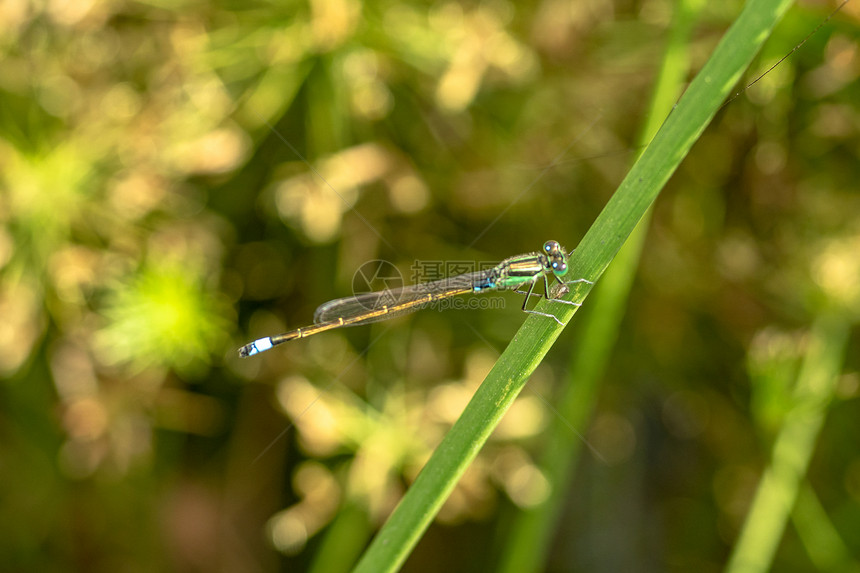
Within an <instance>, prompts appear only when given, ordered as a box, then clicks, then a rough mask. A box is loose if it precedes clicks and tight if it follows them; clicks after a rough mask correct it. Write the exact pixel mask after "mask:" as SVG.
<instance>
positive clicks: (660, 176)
mask: <svg viewBox="0 0 860 573" xmlns="http://www.w3.org/2000/svg"><path fill="white" fill-rule="evenodd" d="M790 4H791V2H790V0H750V2H748V3H747V4H746V6H745V8H744V10H743V11H742V12H741V14H740V16H739V17H738V19H737V20H736V21H735V22H734V24H733V25H732V26H731V28H730V29H729V30H728V32H727V33H726V35H725V36H724V37H723V39H722V41H721V42H720V44H719V46H717V49H716V50H715V51H714V54H713V55H712V57H711V59H710V60H709V61H708V63H707V64H706V65H705V67H704V68H703V69H702V71H701V73H699V75H698V76H697V77H696V79H695V80H694V81H693V83H692V84H690V88H689V90H688V91H687V93H686V94H685V95H684V97H682V98H681V101H680V102H678V105H677V107H676V108H675V110H674V111H673V113H672V114H671V115H670V116H669V117H668V118H667V120H666V122H665V123H664V124H663V127H662V128H661V129H660V131H659V132H658V134H657V135H656V136H655V138H654V140H653V141H652V142H651V144H650V145H649V147H648V148H647V149H646V150H645V152H644V153H643V154H642V157H641V158H640V159H639V161H638V162H637V163H636V164H635V165H634V166H633V168H632V169H631V171H630V173H629V174H628V175H627V177H626V178H625V179H624V181H623V182H622V183H621V186H620V187H619V188H618V191H617V192H616V193H615V195H613V197H612V199H610V201H609V202H608V203H607V205H606V207H605V208H604V210H603V211H602V212H601V213H600V215H599V216H598V217H597V220H596V221H595V222H594V224H593V225H592V226H591V228H590V229H589V230H588V232H587V233H586V235H585V237H584V238H583V239H582V242H581V243H580V244H579V246H578V248H577V249H576V252H574V254H573V256H572V257H571V259H570V273H571V276H573V277H584V278H587V279H589V280H592V281H596V280H597V279H598V278H599V277H600V275H601V274H603V271H604V270H605V269H606V267H608V266H609V263H610V262H611V261H612V259H613V258H614V257H615V254H616V253H617V252H618V251H619V249H621V246H622V245H623V244H624V242H625V241H626V239H627V237H628V236H629V235H630V233H632V232H633V229H634V228H635V226H636V224H637V222H638V221H639V220H640V219H641V218H642V217H643V216H644V215H645V212H646V210H647V209H648V207H649V206H650V205H651V203H652V202H653V201H654V199H656V197H657V195H658V194H659V192H660V190H661V189H662V187H663V185H665V183H666V181H668V180H669V177H671V176H672V173H674V171H675V169H677V167H678V165H679V164H680V163H681V161H682V160H683V158H684V157H685V156H686V154H687V152H688V151H689V150H690V148H691V147H692V146H693V143H695V141H696V139H697V138H698V137H699V135H701V133H702V132H703V131H704V130H705V127H707V125H708V123H709V122H710V120H711V119H712V118H713V116H714V114H716V112H717V110H718V109H719V106H720V104H721V103H722V102H723V101H724V100H725V98H726V96H727V95H728V93H729V91H730V89H731V88H732V86H734V85H735V84H736V83H737V81H738V79H739V78H740V77H741V75H742V74H743V72H744V70H745V69H746V68H747V66H748V65H749V63H750V62H751V61H752V58H753V57H754V56H755V53H756V52H757V51H758V49H759V48H760V47H761V44H762V43H763V42H764V41H765V39H767V37H768V35H769V34H770V32H771V30H772V29H773V26H775V25H776V23H777V21H778V20H779V18H780V17H781V16H782V15H783V14H784V13H785V10H787V9H788V7H789V5H790ZM589 290H590V288H588V287H585V286H583V285H579V288H575V289H573V291H572V293H571V295H569V297H570V298H571V300H579V301H581V300H583V299H584V298H585V296H586V295H587V294H588V291H589ZM550 305H552V306H550ZM560 307H564V308H560ZM538 309H539V310H541V311H542V312H550V311H553V312H555V314H556V315H557V316H558V317H559V318H560V319H561V320H563V321H564V322H565V323H566V322H567V321H569V320H570V318H571V317H572V316H573V313H574V309H573V308H568V305H560V304H557V303H556V304H553V303H552V302H549V301H543V302H541V303H540V304H539V305H538ZM561 329H562V327H561V326H559V325H557V324H556V323H555V322H554V321H551V320H547V319H546V318H543V317H538V316H530V317H529V318H528V319H527V320H526V321H525V323H524V324H523V326H522V328H520V330H519V331H518V332H517V334H516V335H515V336H514V339H513V340H512V341H511V343H510V345H508V347H507V349H506V350H505V351H504V353H503V354H502V356H501V357H500V358H499V360H498V361H497V362H496V364H495V366H494V367H493V369H492V370H491V371H490V373H489V374H488V375H487V378H486V379H485V380H484V383H483V384H482V385H481V387H480V388H479V389H478V391H477V392H475V395H474V397H473V398H472V400H471V402H469V404H468V405H467V406H466V409H465V410H464V411H463V414H462V415H461V416H460V418H459V419H458V420H457V422H456V423H455V424H454V426H453V427H452V428H451V430H450V431H449V432H448V434H447V435H446V436H445V438H444V439H443V440H442V442H441V443H440V444H439V447H438V448H437V449H436V451H435V452H434V453H433V455H432V456H431V458H430V460H428V462H427V465H426V466H425V467H424V469H423V471H422V472H421V474H419V476H418V478H417V479H416V480H415V483H414V484H412V487H410V489H409V491H407V493H406V495H405V496H404V497H403V499H402V500H401V501H400V504H399V505H398V506H397V507H396V508H395V509H394V512H393V513H392V514H391V516H390V517H389V518H388V521H387V522H386V523H385V524H384V525H383V527H382V529H381V530H380V531H379V533H378V534H377V536H376V538H375V539H374V540H373V542H372V543H371V545H370V547H369V548H368V550H367V552H366V553H365V554H364V556H363V557H362V559H361V560H360V561H359V563H358V565H357V567H356V571H358V572H374V573H376V572H383V571H395V570H397V569H398V568H399V567H400V566H401V565H402V564H403V562H404V561H405V560H406V558H407V557H408V555H409V553H410V551H411V550H412V548H413V547H414V546H415V545H416V544H417V543H418V540H419V539H420V538H421V535H422V534H423V533H424V530H425V529H426V528H427V527H428V526H429V525H430V523H431V522H432V521H433V518H434V517H435V515H436V514H437V512H438V511H439V509H440V508H441V507H442V504H443V503H444V502H445V499H447V497H448V495H449V494H450V493H451V491H452V490H453V489H454V486H455V485H456V483H457V481H458V480H459V479H460V476H462V474H463V473H464V472H465V471H466V469H467V468H468V466H469V464H470V463H471V462H472V460H473V459H474V458H475V456H476V455H477V454H478V451H479V450H480V449H481V447H482V446H483V444H484V442H485V441H486V440H487V438H488V437H489V435H490V433H491V432H492V431H493V429H494V428H495V427H496V425H497V423H498V421H499V420H500V419H501V417H502V416H503V415H504V413H505V412H506V411H507V409H508V408H509V407H510V405H511V404H512V403H513V401H514V399H515V398H516V397H517V395H518V394H519V392H520V390H522V388H523V386H524V385H525V383H526V382H527V381H528V378H529V376H530V375H531V374H532V372H534V370H535V368H537V366H538V365H539V364H540V362H541V361H542V360H543V357H544V356H545V355H546V353H547V352H548V351H549V349H550V348H551V347H552V345H553V343H554V342H555V340H556V338H558V336H559V334H560V333H561Z"/></svg>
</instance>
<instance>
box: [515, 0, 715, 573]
mask: <svg viewBox="0 0 860 573" xmlns="http://www.w3.org/2000/svg"><path fill="white" fill-rule="evenodd" d="M703 4H704V2H703V1H702V0H682V1H681V2H679V3H678V5H677V12H676V13H675V17H674V18H673V22H672V26H671V29H670V31H669V38H668V41H667V44H666V51H665V54H664V58H663V64H662V67H661V70H660V73H659V75H658V77H657V81H656V83H655V85H654V93H653V97H652V102H651V106H650V111H649V113H648V117H647V120H646V122H645V125H644V127H643V129H642V134H641V136H640V138H639V142H638V144H639V145H640V146H645V145H646V144H647V143H648V142H649V141H650V140H651V139H652V138H653V137H654V135H655V134H656V133H657V130H658V129H659V128H660V123H661V122H662V121H663V118H665V117H666V116H667V115H669V112H670V111H671V110H672V105H673V104H674V103H675V102H676V101H677V99H678V94H679V92H680V90H681V88H682V85H683V82H684V79H685V78H686V76H687V73H688V69H689V58H688V54H689V50H688V46H687V44H688V41H689V37H690V33H691V32H692V29H693V24H694V22H695V19H696V16H697V15H698V12H699V11H700V9H701V7H702V6H703ZM649 221H650V211H649V212H648V213H647V214H646V215H645V217H643V218H642V220H641V221H640V222H639V224H638V226H637V227H636V230H635V231H634V232H633V233H632V234H631V235H630V237H629V238H628V239H627V242H626V243H625V244H624V247H623V248H622V249H621V250H620V251H619V252H618V255H617V256H616V257H615V260H614V261H613V264H612V266H611V267H610V268H609V269H608V270H607V272H606V274H605V275H604V277H603V278H602V280H601V282H600V288H598V289H597V291H596V292H595V294H594V296H593V299H592V300H591V303H590V304H589V306H590V308H589V309H588V313H587V317H586V318H585V321H583V322H581V323H580V324H579V329H580V341H581V342H580V344H579V345H578V346H577V347H576V348H575V349H574V352H573V355H572V360H571V366H570V370H569V372H570V374H569V376H568V383H567V384H566V385H565V387H564V389H563V390H562V393H561V396H559V399H558V400H555V401H554V402H553V403H554V404H556V412H555V416H554V418H553V422H552V424H551V426H550V427H549V428H548V429H547V431H546V432H545V436H546V438H545V440H544V444H543V446H544V447H543V450H542V452H541V456H540V460H539V462H538V463H539V466H540V468H541V471H542V472H543V474H544V476H545V477H546V478H547V480H548V481H549V483H550V484H551V486H550V487H551V491H550V494H549V495H548V496H547V498H546V499H545V500H544V501H543V502H542V503H540V504H538V505H535V506H534V507H530V508H527V509H524V510H522V511H520V512H519V515H518V516H517V519H516V521H515V522H514V524H513V526H512V527H511V528H510V531H509V533H508V535H507V537H508V540H507V542H506V543H505V544H504V548H505V549H504V554H503V555H502V559H501V562H500V567H499V570H500V571H503V572H510V573H514V572H522V571H539V570H542V569H543V564H544V562H545V561H546V554H547V551H548V550H549V546H550V543H551V541H552V532H553V531H554V528H555V523H556V522H557V520H558V517H559V514H560V511H561V508H562V507H563V505H564V495H565V494H566V493H567V489H566V488H564V487H563V485H562V484H567V483H569V478H570V475H571V474H572V473H573V471H574V469H575V466H576V463H577V460H578V459H579V455H580V453H581V452H582V446H583V445H584V441H583V439H582V438H581V435H580V434H579V433H577V432H575V431H571V427H572V428H574V429H579V428H584V427H586V426H587V424H588V420H589V419H590V418H591V415H592V411H593V409H594V403H595V401H596V400H597V396H598V390H599V387H600V382H601V380H602V375H603V372H604V370H605V368H606V363H607V362H608V360H609V356H610V354H611V350H612V347H613V346H614V344H615V340H616V337H617V334H618V328H619V325H620V323H621V319H622V318H623V316H624V309H625V308H626V302H627V297H628V295H629V293H630V288H631V287H632V284H633V277H634V275H635V273H636V268H637V267H638V264H639V256H640V254H641V252H642V246H643V244H644V242H645V236H646V232H647V229H648V222H649Z"/></svg>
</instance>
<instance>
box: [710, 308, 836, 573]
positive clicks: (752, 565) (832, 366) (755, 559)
mask: <svg viewBox="0 0 860 573" xmlns="http://www.w3.org/2000/svg"><path fill="white" fill-rule="evenodd" d="M850 326H851V325H850V323H849V322H848V321H847V320H845V317H834V316H822V317H820V318H819V319H818V320H817V321H816V323H815V325H813V328H812V333H811V335H810V341H809V350H808V351H807V353H806V356H805V358H804V361H803V367H802V368H801V371H800V373H799V374H798V379H797V387H796V388H795V391H794V404H793V407H792V409H791V410H790V411H789V412H788V413H787V414H786V416H785V421H784V422H783V425H782V428H781V429H780V432H779V435H778V436H777V438H776V441H775V443H774V446H773V453H772V454H771V461H770V465H769V467H768V468H767V469H766V470H765V472H764V475H763V476H762V479H761V482H760V483H759V487H758V490H757V491H756V494H755V497H754V498H753V503H752V507H751V508H750V511H749V513H747V518H746V521H745V522H744V526H743V529H742V530H741V534H740V537H739V538H738V541H737V543H736V544H735V548H734V551H732V556H731V559H730V560H729V565H728V567H727V568H726V571H729V572H731V573H756V572H759V571H768V570H770V568H771V565H772V562H773V556H774V555H775V554H776V548H777V546H778V545H779V541H780V539H781V538H782V532H783V531H784V530H785V524H786V522H787V521H788V517H789V515H790V514H791V510H792V507H794V504H795V500H796V499H797V497H798V495H799V492H800V487H801V485H802V483H803V477H804V475H805V474H806V468H807V466H808V465H809V460H810V458H811V457H812V452H813V451H814V450H815V442H816V440H817V438H818V434H819V432H820V431H821V426H822V425H823V424H824V417H825V415H826V413H827V407H828V405H829V404H830V402H831V400H832V399H833V397H834V395H835V392H836V383H837V381H838V378H839V372H840V370H841V368H842V362H843V359H844V354H845V347H846V345H847V343H848V333H849V332H850Z"/></svg>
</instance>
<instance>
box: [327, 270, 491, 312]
mask: <svg viewBox="0 0 860 573" xmlns="http://www.w3.org/2000/svg"><path fill="white" fill-rule="evenodd" d="M492 273H493V269H487V270H484V271H477V272H474V273H466V274H462V275H457V276H455V277H450V278H446V279H442V280H438V281H432V282H429V283H422V284H417V285H410V286H406V287H401V288H396V289H388V290H384V291H379V292H368V293H362V294H357V295H354V296H348V297H345V298H339V299H336V300H332V301H329V302H326V303H323V304H321V305H320V306H319V307H318V308H317V310H316V312H314V323H315V324H321V323H323V322H329V321H332V320H337V319H339V318H343V319H348V318H353V317H357V316H361V315H362V314H367V313H371V312H373V311H375V310H379V309H381V308H382V307H388V308H389V309H390V312H388V313H386V314H383V315H376V316H372V317H370V318H368V319H366V320H358V321H356V322H353V323H352V324H350V325H348V326H357V325H360V324H370V323H371V322H379V321H381V320H388V319H390V318H394V317H396V316H403V315H404V314H409V313H412V312H415V311H417V310H421V309H422V308H425V307H426V306H427V305H429V304H432V303H433V301H436V300H439V299H440V298H446V297H448V296H455V295H458V294H465V293H467V292H472V291H473V290H474V289H475V288H476V287H482V286H484V285H486V283H487V281H488V280H489V279H490V278H491V277H492ZM485 288H486V287H485ZM427 295H431V297H432V298H431V299H429V300H427V302H426V304H417V305H416V304H414V303H415V302H416V301H419V300H421V299H427V298H428V297H427ZM401 306H402V307H403V308H402V309H400V310H398V307H401Z"/></svg>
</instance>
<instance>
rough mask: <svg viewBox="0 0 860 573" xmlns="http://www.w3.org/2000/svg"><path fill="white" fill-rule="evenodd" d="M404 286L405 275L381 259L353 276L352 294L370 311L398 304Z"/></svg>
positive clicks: (364, 266)
mask: <svg viewBox="0 0 860 573" xmlns="http://www.w3.org/2000/svg"><path fill="white" fill-rule="evenodd" d="M402 286H403V275H401V274H400V271H399V270H398V269H397V267H395V266H394V265H392V264H391V263H390V262H388V261H383V260H381V259H376V260H373V261H368V262H366V263H364V264H363V265H361V266H360V267H358V270H357V271H355V274H354V275H352V294H353V295H354V296H355V297H356V300H358V301H359V303H361V305H362V306H364V307H365V308H367V309H368V310H375V309H378V308H382V306H383V305H384V306H392V305H395V304H397V303H398V302H399V296H398V293H399V292H400V291H399V289H400V288H401V287H402ZM370 293H372V294H370Z"/></svg>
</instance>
